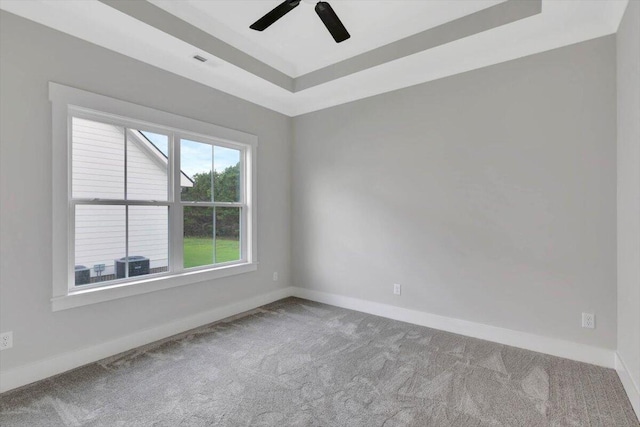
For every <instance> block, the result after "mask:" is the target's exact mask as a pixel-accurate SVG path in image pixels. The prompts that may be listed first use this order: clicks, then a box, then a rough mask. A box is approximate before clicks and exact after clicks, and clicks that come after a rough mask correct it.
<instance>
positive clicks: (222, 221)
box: [215, 207, 241, 263]
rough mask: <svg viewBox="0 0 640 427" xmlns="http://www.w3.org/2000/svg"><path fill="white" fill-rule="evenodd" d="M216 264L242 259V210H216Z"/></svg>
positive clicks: (219, 208) (218, 208)
mask: <svg viewBox="0 0 640 427" xmlns="http://www.w3.org/2000/svg"><path fill="white" fill-rule="evenodd" d="M215 258H216V263H221V262H229V261H237V260H239V259H240V258H241V257H240V208H221V207H217V208H216V250H215Z"/></svg>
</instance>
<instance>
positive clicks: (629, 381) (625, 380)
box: [616, 352, 640, 421]
mask: <svg viewBox="0 0 640 427" xmlns="http://www.w3.org/2000/svg"><path fill="white" fill-rule="evenodd" d="M616 371H617V372H618V376H619V377H620V382H622V386H623V387H624V391H625V392H626V393H627V396H628V397H629V400H630V401H631V406H632V407H633V410H634V411H636V417H638V421H640V386H639V385H638V384H637V383H636V382H635V381H634V380H633V377H632V376H631V374H630V373H629V370H628V369H627V365H626V364H625V363H624V361H623V360H622V358H621V357H620V353H618V352H616Z"/></svg>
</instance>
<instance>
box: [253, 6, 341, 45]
mask: <svg viewBox="0 0 640 427" xmlns="http://www.w3.org/2000/svg"><path fill="white" fill-rule="evenodd" d="M299 4H300V0H284V1H283V2H282V3H280V4H279V5H278V6H276V7H275V8H274V9H273V10H271V11H270V12H269V13H267V14H266V15H264V16H263V17H262V18H260V19H258V20H257V21H256V22H254V23H253V24H251V26H250V27H249V28H251V29H252V30H256V31H264V30H265V29H267V28H268V27H269V26H270V25H271V24H273V23H274V22H276V21H277V20H278V19H280V18H282V17H283V16H284V15H286V14H287V13H289V12H291V11H292V10H293V9H294V8H296V7H297V6H298V5H299ZM316 13H317V14H318V16H319V17H320V19H321V20H322V22H323V23H324V26H325V27H327V30H329V32H330V33H331V35H332V36H333V39H334V40H335V41H336V43H340V42H343V41H345V40H347V39H348V38H349V37H351V36H350V35H349V32H348V31H347V29H346V28H345V27H344V25H342V22H341V21H340V18H338V15H336V13H335V12H334V11H333V8H332V7H331V5H330V4H329V3H327V2H325V1H321V2H318V4H316Z"/></svg>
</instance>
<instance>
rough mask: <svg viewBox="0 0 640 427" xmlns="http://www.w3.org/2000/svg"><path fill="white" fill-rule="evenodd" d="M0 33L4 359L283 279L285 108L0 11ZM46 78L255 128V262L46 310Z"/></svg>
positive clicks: (113, 332)
mask: <svg viewBox="0 0 640 427" xmlns="http://www.w3.org/2000/svg"><path fill="white" fill-rule="evenodd" d="M0 43H1V45H0V49H1V56H2V61H0V93H1V95H2V96H1V97H0V123H1V126H0V127H1V131H0V204H1V208H0V209H1V212H2V216H1V218H0V249H1V257H0V282H1V286H0V292H1V294H0V329H1V330H2V331H8V330H12V331H13V332H14V348H13V349H12V350H8V351H3V352H2V353H1V354H0V357H1V358H0V364H1V366H2V370H3V371H5V370H9V369H11V368H13V367H16V366H19V365H24V364H28V363H30V362H34V361H37V360H41V359H46V358H48V357H51V356H54V355H57V354H60V353H64V352H68V351H73V350H74V349H78V348H81V347H88V346H92V345H96V344H99V343H102V342H104V341H107V340H110V339H115V338H118V337H121V336H123V335H127V334H131V333H135V332H138V331H141V330H144V329H147V328H152V327H155V326H158V325H161V324H164V323H168V322H171V321H173V320H176V319H181V318H184V317H187V316H190V315H193V314H197V313H200V312H204V311H207V310H211V309H213V308H215V307H218V306H224V305H227V304H229V303H231V302H235V301H238V300H242V299H246V298H249V297H251V296H254V295H256V294H261V293H265V292H268V291H270V290H273V289H275V288H277V287H285V286H289V285H290V279H289V270H290V240H291V237H290V227H289V224H290V206H291V201H290V193H291V192H290V182H291V177H290V169H291V168H290V157H291V139H292V138H291V137H292V135H291V126H292V121H291V119H290V118H288V117H285V116H283V115H281V114H277V113H274V112H272V111H270V110H267V109H264V108H261V107H258V106H256V105H254V104H251V103H249V102H245V101H242V100H239V99H237V98H234V97H232V96H229V95H226V94H224V93H221V92H218V91H216V90H213V89H210V88H207V87H205V86H202V85H200V84H197V83H194V82H191V81H188V80H186V79H184V78H181V77H178V76H175V75H173V74H170V73H168V72H165V71H161V70H159V69H157V68H154V67H151V66H149V65H146V64H143V63H141V62H138V61H136V60H133V59H131V58H127V57H125V56H122V55H119V54H116V53H113V52H111V51H108V50H106V49H103V48H100V47H97V46H95V45H92V44H89V43H87V42H84V41H81V40H79V39H76V38H73V37H70V36H67V35H64V34H62V33H59V32H56V31H54V30H51V29H48V28H46V27H43V26H41V25H38V24H35V23H33V22H31V21H27V20H24V19H22V18H18V17H16V16H14V15H11V14H8V13H6V12H1V13H0ZM48 81H55V82H58V83H62V84H66V85H69V86H73V87H77V88H80V89H84V90H89V91H92V92H95V93H100V94H104V95H108V96H111V97H114V98H118V99H122V100H126V101H130V102H134V103H138V104H141V105H145V106H149V107H152V108H157V109H160V110H164V111H169V112H172V113H176V114H180V115H183V116H187V117H191V118H195V119H199V120H203V121H207V122H210V123H214V124H218V125H222V126H225V127H229V128H233V129H239V130H242V131H245V132H249V133H253V134H255V135H258V137H259V143H260V145H259V149H258V181H259V188H258V204H259V209H258V257H259V261H260V265H259V269H258V271H256V272H254V273H247V274H243V275H238V276H234V277H231V278H225V279H220V280H216V281H213V282H208V283H201V284H195V285H190V286H183V287H179V288H173V289H169V290H165V291H159V292H154V293H149V294H144V295H140V296H136V297H131V298H126V299H121V300H115V301H110V302H105V303H101V304H95V305H90V306H85V307H81V308H76V309H71V310H65V311H61V312H55V313H54V312H52V311H51V303H50V301H49V300H50V298H51V292H52V283H51V269H52V261H51V258H52V256H51V107H50V104H49V101H48V89H47V82H48ZM274 271H278V272H279V273H280V280H279V281H278V282H273V281H272V280H271V276H272V273H273V272H274Z"/></svg>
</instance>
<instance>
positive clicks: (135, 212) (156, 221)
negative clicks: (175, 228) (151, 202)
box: [129, 206, 169, 277]
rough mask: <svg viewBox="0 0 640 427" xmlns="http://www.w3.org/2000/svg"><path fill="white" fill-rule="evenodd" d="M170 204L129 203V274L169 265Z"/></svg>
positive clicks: (156, 271) (150, 272) (150, 271)
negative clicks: (167, 205)
mask: <svg viewBox="0 0 640 427" xmlns="http://www.w3.org/2000/svg"><path fill="white" fill-rule="evenodd" d="M168 267H169V208H168V207H166V206H129V277H133V276H140V275H144V274H154V273H162V272H164V271H167V270H168V269H169V268H168Z"/></svg>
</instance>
